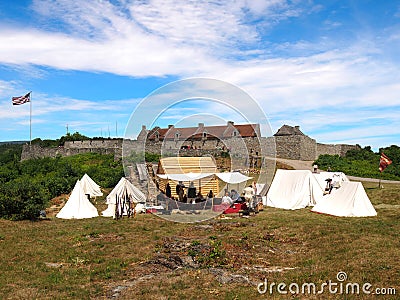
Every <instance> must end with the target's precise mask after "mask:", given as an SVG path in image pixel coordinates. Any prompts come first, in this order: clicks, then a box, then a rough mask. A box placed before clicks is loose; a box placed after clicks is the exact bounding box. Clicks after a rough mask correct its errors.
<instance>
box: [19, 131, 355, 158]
mask: <svg viewBox="0 0 400 300" xmlns="http://www.w3.org/2000/svg"><path fill="white" fill-rule="evenodd" d="M142 130H143V129H142ZM143 138H145V137H144V134H143V133H142V132H141V133H140V134H139V136H138V140H126V141H125V144H124V151H125V153H124V155H126V154H127V153H130V152H141V151H142V149H143V145H144V142H143ZM122 144H123V140H122V139H104V140H89V141H74V142H65V144H64V146H63V147H58V148H42V147H40V146H38V145H32V146H29V145H28V144H26V145H24V146H23V151H22V156H21V160H26V159H31V158H43V157H57V156H71V155H76V154H81V153H88V152H93V153H100V154H114V157H115V159H120V158H121V157H122ZM274 145H275V147H276V156H277V157H279V158H286V159H294V160H315V159H317V158H318V156H319V155H321V154H331V155H336V154H337V155H339V156H344V155H345V154H346V152H347V151H348V150H350V149H357V148H358V146H356V145H346V144H322V143H317V142H316V140H315V139H312V138H310V137H309V136H307V135H305V134H303V133H302V132H301V131H300V128H299V126H294V127H292V126H288V125H283V126H282V127H281V128H280V129H279V130H278V132H277V133H276V134H275V135H274V136H272V137H261V138H260V139H258V138H257V137H245V138H240V137H228V138H225V139H201V140H165V141H149V140H146V143H145V147H146V152H149V153H157V154H160V153H162V154H163V155H181V154H182V155H183V154H184V155H215V154H218V153H221V152H226V151H229V150H231V149H235V151H234V152H232V154H233V155H237V156H248V155H249V154H250V155H251V156H254V157H257V156H259V155H260V154H261V149H263V151H262V153H263V155H265V156H273V155H274V152H275V147H274ZM182 148H189V149H184V150H182Z"/></svg>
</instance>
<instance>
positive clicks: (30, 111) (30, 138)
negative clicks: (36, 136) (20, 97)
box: [29, 91, 32, 146]
mask: <svg viewBox="0 0 400 300" xmlns="http://www.w3.org/2000/svg"><path fill="white" fill-rule="evenodd" d="M31 145H32V91H31V92H30V97H29V146H31Z"/></svg>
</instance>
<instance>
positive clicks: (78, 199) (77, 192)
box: [56, 180, 99, 219]
mask: <svg viewBox="0 0 400 300" xmlns="http://www.w3.org/2000/svg"><path fill="white" fill-rule="evenodd" d="M98 215H99V214H98V212H97V209H96V207H94V205H93V204H92V203H90V201H89V199H88V198H87V196H86V195H85V192H84V191H83V188H82V185H81V182H80V181H79V180H78V181H77V182H76V184H75V187H74V189H73V190H72V193H71V195H70V196H69V199H68V201H67V203H65V205H64V207H63V208H62V209H61V210H60V212H59V213H58V214H57V215H56V217H57V218H60V219H85V218H93V217H97V216H98Z"/></svg>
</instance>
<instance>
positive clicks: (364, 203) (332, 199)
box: [311, 181, 377, 217]
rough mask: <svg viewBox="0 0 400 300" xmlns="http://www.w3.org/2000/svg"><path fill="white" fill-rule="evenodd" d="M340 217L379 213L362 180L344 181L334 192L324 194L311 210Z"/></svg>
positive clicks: (366, 215)
mask: <svg viewBox="0 0 400 300" xmlns="http://www.w3.org/2000/svg"><path fill="white" fill-rule="evenodd" d="M311 211H313V212H318V213H323V214H328V215H333V216H338V217H372V216H376V215H377V213H376V211H375V208H374V207H373V206H372V204H371V201H370V200H369V198H368V196H367V193H366V192H365V190H364V187H363V185H362V184H361V182H350V181H349V182H342V184H341V187H340V188H339V189H337V190H336V191H335V192H334V193H332V194H329V195H326V196H324V197H323V198H322V199H321V200H320V201H318V203H317V204H316V205H315V206H314V207H313V209H312V210H311Z"/></svg>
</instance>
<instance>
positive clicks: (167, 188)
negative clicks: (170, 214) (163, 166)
mask: <svg viewBox="0 0 400 300" xmlns="http://www.w3.org/2000/svg"><path fill="white" fill-rule="evenodd" d="M165 195H166V196H167V197H168V198H171V196H172V195H171V186H170V185H169V182H168V183H167V186H166V187H165Z"/></svg>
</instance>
